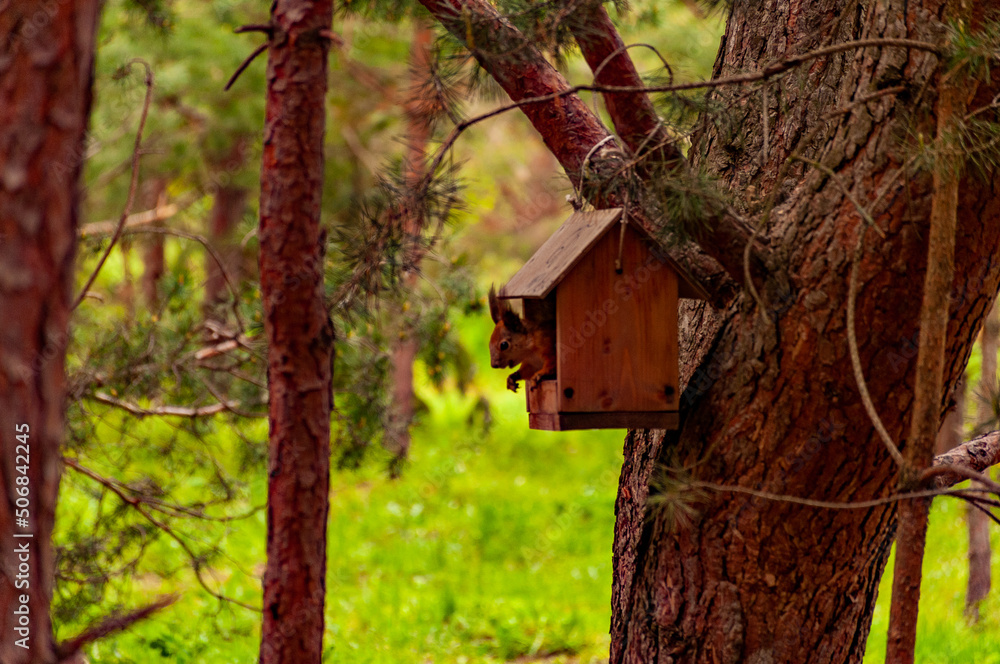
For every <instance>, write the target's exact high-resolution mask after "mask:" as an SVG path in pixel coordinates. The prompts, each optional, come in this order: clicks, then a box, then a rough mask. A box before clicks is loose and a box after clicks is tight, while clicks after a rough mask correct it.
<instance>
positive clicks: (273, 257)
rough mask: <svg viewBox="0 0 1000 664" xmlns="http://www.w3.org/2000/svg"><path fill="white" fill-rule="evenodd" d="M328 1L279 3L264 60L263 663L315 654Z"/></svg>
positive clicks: (320, 542)
mask: <svg viewBox="0 0 1000 664" xmlns="http://www.w3.org/2000/svg"><path fill="white" fill-rule="evenodd" d="M332 12H333V4H332V2H330V1H329V0H326V1H317V2H310V1H308V0H278V1H277V2H276V3H275V4H274V5H273V6H272V10H271V21H272V29H273V33H272V35H271V42H270V48H269V54H268V55H269V57H268V68H267V82H268V87H267V108H266V117H265V127H264V159H263V169H262V173H261V200H260V234H259V237H260V281H261V295H262V299H263V307H264V330H265V333H266V335H267V341H268V364H267V367H268V369H267V373H268V386H269V393H270V405H269V409H270V412H269V419H270V460H269V482H268V507H267V568H266V570H265V572H264V607H263V608H264V622H263V630H262V634H261V649H260V661H261V663H262V664H278V663H281V664H293V663H294V664H300V663H314V664H318V663H319V662H320V660H321V659H322V644H323V600H324V594H325V590H326V584H325V574H326V522H327V512H328V510H329V481H330V472H329V471H330V408H331V402H332V388H331V384H332V383H331V381H332V371H333V369H332V366H331V353H332V348H333V326H332V324H331V322H330V319H329V317H328V316H327V313H326V307H325V305H324V301H323V257H324V248H325V237H324V235H325V233H324V231H323V229H322V227H321V224H320V202H321V199H322V185H323V132H324V127H325V104H324V100H325V94H326V86H327V54H328V51H329V40H328V38H327V36H325V35H324V34H321V33H323V32H324V31H328V30H329V29H330V24H331V21H332Z"/></svg>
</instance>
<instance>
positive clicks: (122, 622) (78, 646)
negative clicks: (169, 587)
mask: <svg viewBox="0 0 1000 664" xmlns="http://www.w3.org/2000/svg"><path fill="white" fill-rule="evenodd" d="M177 600H178V597H177V595H164V596H163V597H161V598H159V599H158V600H156V601H155V602H153V603H151V604H147V605H146V606H144V607H142V608H140V609H136V610H134V611H129V612H128V613H124V614H120V615H110V616H108V617H106V618H104V619H103V620H101V621H100V622H99V623H97V624H96V625H93V626H92V627H88V628H87V629H85V630H84V631H83V632H81V633H80V634H79V635H77V636H74V637H73V638H71V639H67V640H66V641H63V642H62V643H60V644H59V645H58V646H56V656H57V658H58V659H59V661H66V660H68V659H69V658H71V657H72V656H73V655H75V654H77V653H78V652H80V650H82V649H83V648H84V647H85V646H87V645H89V644H91V643H93V642H94V641H98V640H99V639H103V638H104V637H106V636H110V635H111V634H114V633H116V632H123V631H125V630H126V629H128V628H129V627H131V626H132V625H134V624H136V623H137V622H139V621H141V620H145V619H146V618H148V617H150V616H151V615H153V614H154V613H156V612H157V611H160V610H161V609H164V608H166V607H168V606H170V605H171V604H173V603H174V602H176V601H177Z"/></svg>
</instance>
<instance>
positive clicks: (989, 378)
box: [965, 304, 1000, 623]
mask: <svg viewBox="0 0 1000 664" xmlns="http://www.w3.org/2000/svg"><path fill="white" fill-rule="evenodd" d="M997 313H998V307H997V305H996V304H994V305H993V310H992V311H991V312H990V314H989V316H988V317H987V318H986V324H985V325H984V326H983V334H982V336H981V337H980V345H979V347H980V350H981V351H982V356H983V361H982V365H981V367H980V374H979V396H980V400H979V404H978V411H979V412H978V413H977V415H978V417H977V420H978V422H979V426H980V427H983V426H987V427H991V428H995V427H996V414H995V413H994V411H993V404H995V403H996V402H997V338H998V336H1000V319H998V317H997ZM973 486H974V487H975V486H980V484H979V483H978V482H973ZM980 488H982V487H981V486H980ZM966 519H967V520H968V524H969V584H968V587H967V589H966V593H965V615H966V617H967V618H968V619H969V621H970V622H972V623H976V622H979V603H980V602H982V601H983V600H984V599H986V596H987V595H988V594H989V592H990V585H991V579H990V562H991V558H992V552H991V550H990V518H989V516H988V515H986V514H983V512H982V511H981V510H977V509H975V508H974V507H972V505H968V506H967V509H966Z"/></svg>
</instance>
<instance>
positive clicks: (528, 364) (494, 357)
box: [489, 288, 556, 392]
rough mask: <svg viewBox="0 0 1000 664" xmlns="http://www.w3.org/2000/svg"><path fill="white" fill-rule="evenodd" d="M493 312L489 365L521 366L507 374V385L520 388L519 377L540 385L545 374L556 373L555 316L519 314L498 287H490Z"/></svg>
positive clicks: (530, 385) (496, 367) (546, 375)
mask: <svg viewBox="0 0 1000 664" xmlns="http://www.w3.org/2000/svg"><path fill="white" fill-rule="evenodd" d="M489 299H490V316H491V317H492V318H493V322H494V323H496V327H495V328H493V335H492V336H490V365H491V366H492V367H493V368H494V369H502V368H504V367H506V368H508V369H513V368H514V367H516V366H517V365H518V364H520V365H521V368H520V369H518V370H517V371H515V372H514V373H512V374H511V375H509V376H507V389H508V390H510V391H512V392H517V386H518V381H519V380H524V381H525V382H526V383H527V385H528V388H529V389H532V388H535V387H537V386H538V383H539V381H541V380H542V379H543V378H546V377H549V378H551V377H554V376H555V373H556V325H555V317H554V316H552V317H549V316H543V318H544V319H543V320H537V319H531V320H526V319H523V318H521V317H520V316H518V315H517V313H515V312H514V311H513V310H512V309H511V308H510V305H509V304H507V303H506V302H504V303H503V304H501V303H500V300H499V299H498V298H497V294H496V290H495V289H494V288H490V298H489Z"/></svg>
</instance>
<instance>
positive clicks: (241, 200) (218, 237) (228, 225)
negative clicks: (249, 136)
mask: <svg viewBox="0 0 1000 664" xmlns="http://www.w3.org/2000/svg"><path fill="white" fill-rule="evenodd" d="M246 204H247V190H246V189H244V188H243V187H236V186H232V185H220V186H219V187H218V189H216V191H215V197H214V200H213V202H212V214H211V219H210V222H209V242H211V243H212V246H213V247H214V248H215V250H216V251H217V252H218V254H219V256H220V258H221V259H222V264H223V265H222V267H221V268H220V267H219V264H218V263H216V262H215V259H214V258H213V257H212V256H206V257H205V272H206V273H207V275H208V280H207V281H206V283H205V305H206V307H212V306H214V305H216V304H218V303H219V302H224V301H226V300H229V299H231V298H232V293H230V292H229V288H228V286H227V285H226V278H225V275H224V274H223V272H222V270H223V269H225V270H226V273H227V274H228V275H229V278H230V279H231V280H232V281H233V284H234V285H235V284H238V283H239V282H240V280H241V278H242V275H241V274H240V248H239V245H237V244H236V243H235V242H234V241H233V232H234V231H235V230H236V227H237V226H238V225H239V223H240V220H241V219H242V218H243V212H244V211H245V210H246Z"/></svg>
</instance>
